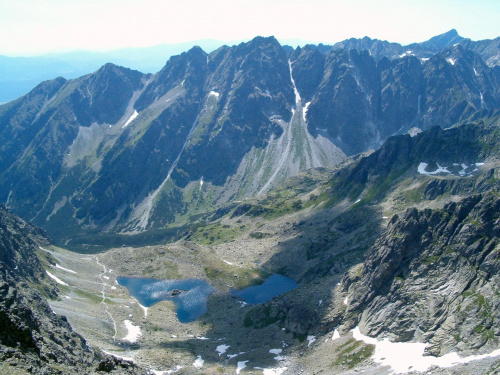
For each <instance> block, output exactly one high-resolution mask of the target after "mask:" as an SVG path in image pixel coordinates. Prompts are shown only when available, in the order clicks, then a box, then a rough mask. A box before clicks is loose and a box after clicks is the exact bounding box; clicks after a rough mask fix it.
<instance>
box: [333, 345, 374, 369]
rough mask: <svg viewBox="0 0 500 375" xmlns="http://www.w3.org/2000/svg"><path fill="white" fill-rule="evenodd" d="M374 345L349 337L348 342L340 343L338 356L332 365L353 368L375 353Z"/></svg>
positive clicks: (337, 350)
mask: <svg viewBox="0 0 500 375" xmlns="http://www.w3.org/2000/svg"><path fill="white" fill-rule="evenodd" d="M374 350H375V346H374V345H365V344H363V342H362V341H356V340H354V339H349V340H348V341H347V342H346V343H344V344H342V345H340V346H339V347H338V348H337V349H336V350H335V351H336V352H338V354H337V358H336V359H335V361H334V362H333V363H332V366H341V367H347V368H348V369H352V368H354V367H356V366H357V365H359V364H360V363H361V362H363V361H365V360H367V359H368V358H370V357H371V356H372V355H373V352H374Z"/></svg>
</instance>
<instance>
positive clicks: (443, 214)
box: [342, 192, 500, 355]
mask: <svg viewBox="0 0 500 375" xmlns="http://www.w3.org/2000/svg"><path fill="white" fill-rule="evenodd" d="M499 261H500V198H499V196H498V194H496V193H493V192H491V193H487V194H479V195H473V196H470V197H467V198H465V199H463V200H462V201H460V202H451V203H448V204H447V205H446V206H445V207H444V208H443V209H440V210H437V209H425V210H417V209H414V208H413V209H408V210H407V211H406V212H405V213H404V214H402V215H399V216H398V215H395V216H394V217H393V218H392V220H391V222H390V223H389V226H388V229H387V231H386V232H385V234H383V235H382V236H381V237H380V238H379V239H378V241H377V242H376V244H375V245H374V246H373V247H372V248H371V249H370V250H369V251H368V253H367V256H366V260H365V262H364V263H363V266H362V271H361V272H359V273H358V274H356V273H349V274H347V275H346V277H345V278H344V279H343V281H342V288H343V290H344V291H345V293H346V296H347V297H346V298H347V303H348V305H347V307H346V311H345V315H344V319H345V320H344V328H352V327H354V326H356V325H359V326H360V328H361V330H362V331H363V332H365V333H366V334H368V335H370V336H379V337H382V336H386V337H389V338H390V339H392V340H394V341H410V340H416V341H425V342H428V343H429V344H430V345H429V347H428V349H427V350H428V352H429V353H432V354H434V355H442V354H445V353H447V352H450V351H459V352H462V353H465V354H470V353H484V352H489V351H492V350H493V349H496V348H498V343H499V338H500V331H499V330H498V327H499V326H500V321H499V319H500V318H499V317H500V314H499V312H500V302H499V299H498V290H499V287H500V285H499V283H500V280H499V278H498V272H499V264H500V263H499Z"/></svg>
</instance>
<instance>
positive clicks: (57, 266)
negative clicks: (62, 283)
mask: <svg viewBox="0 0 500 375" xmlns="http://www.w3.org/2000/svg"><path fill="white" fill-rule="evenodd" d="M56 268H59V269H60V270H63V271H66V272H69V273H74V274H76V272H75V271H73V270H70V269H68V268H64V267H61V266H60V265H59V264H57V263H56Z"/></svg>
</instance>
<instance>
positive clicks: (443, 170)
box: [418, 163, 450, 176]
mask: <svg viewBox="0 0 500 375" xmlns="http://www.w3.org/2000/svg"><path fill="white" fill-rule="evenodd" d="M428 165H429V164H427V163H420V164H419V165H418V173H420V174H424V175H428V176H431V175H435V174H438V173H450V171H449V170H448V168H446V167H441V166H440V165H439V164H438V165H437V166H438V168H437V169H436V170H435V171H433V172H426V170H425V169H426V168H427V166H428Z"/></svg>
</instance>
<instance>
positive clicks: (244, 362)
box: [236, 361, 248, 374]
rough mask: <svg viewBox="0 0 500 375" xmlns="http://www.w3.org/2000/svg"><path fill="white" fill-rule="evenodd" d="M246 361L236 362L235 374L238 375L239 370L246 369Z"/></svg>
mask: <svg viewBox="0 0 500 375" xmlns="http://www.w3.org/2000/svg"><path fill="white" fill-rule="evenodd" d="M247 362H248V361H238V365H237V367H236V374H239V373H240V371H241V370H243V369H244V368H245V367H247Z"/></svg>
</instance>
